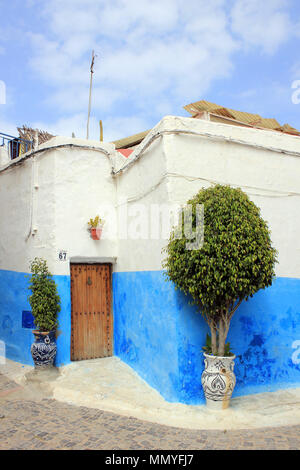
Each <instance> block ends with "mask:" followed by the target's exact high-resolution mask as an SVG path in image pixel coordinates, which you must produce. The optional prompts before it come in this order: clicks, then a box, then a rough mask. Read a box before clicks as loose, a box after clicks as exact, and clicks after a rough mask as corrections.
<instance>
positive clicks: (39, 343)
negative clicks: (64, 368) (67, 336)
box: [28, 258, 60, 367]
mask: <svg viewBox="0 0 300 470" xmlns="http://www.w3.org/2000/svg"><path fill="white" fill-rule="evenodd" d="M30 270H31V273H32V274H31V277H30V284H29V289H30V290H31V292H32V294H31V295H30V296H29V297H28V300H29V303H30V306H31V311H32V315H33V317H34V324H35V327H36V330H33V334H34V336H35V341H34V343H33V344H32V346H31V354H32V357H33V361H34V364H35V367H49V366H53V363H54V359H55V356H56V349H57V347H56V342H55V335H56V328H57V326H58V321H57V315H58V312H59V311H60V298H59V295H58V293H57V288H56V284H55V281H54V279H53V278H52V275H51V273H50V272H49V270H48V266H47V262H46V261H45V260H44V259H42V258H34V260H33V261H32V262H31V263H30Z"/></svg>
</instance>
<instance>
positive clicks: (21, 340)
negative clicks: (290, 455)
mask: <svg viewBox="0 0 300 470" xmlns="http://www.w3.org/2000/svg"><path fill="white" fill-rule="evenodd" d="M54 279H55V281H56V283H57V287H58V292H59V295H60V296H61V312H60V315H59V323H60V325H59V336H58V339H57V346H58V353H57V358H56V365H57V366H61V365H63V364H68V363H69V362H70V337H71V313H70V312H71V305H70V277H69V276H54ZM28 293H29V292H28V278H26V275H25V274H24V273H17V272H12V271H3V270H2V271H1V270H0V340H2V341H4V342H5V344H6V355H7V357H8V358H9V359H12V360H14V361H18V362H21V363H23V364H30V365H33V361H32V358H31V354H30V346H31V344H32V341H33V335H32V331H31V329H30V328H26V327H24V326H26V322H25V323H24V316H22V312H23V311H26V310H27V311H28V310H30V305H29V303H28V300H27V296H28ZM113 299H114V305H113V309H114V312H113V314H114V353H115V354H116V355H117V356H119V357H120V358H121V359H122V360H123V361H124V362H126V363H127V364H129V365H130V366H131V367H132V368H133V369H134V370H136V372H138V373H139V374H140V376H141V377H142V378H144V380H146V381H147V382H148V383H149V384H150V385H151V386H152V387H154V388H155V389H157V390H158V391H159V392H160V393H161V394H162V395H163V397H164V398H165V399H166V400H168V401H172V402H182V403H187V404H200V403H203V402H204V397H203V392H202V387H201V374H202V371H203V355H202V349H201V348H202V346H203V344H204V342H205V336H206V332H207V331H208V328H207V326H206V324H205V322H204V320H203V319H202V317H201V315H200V314H199V313H198V312H197V310H196V308H195V307H193V306H191V305H189V304H188V299H187V297H186V296H184V295H183V294H182V293H181V292H178V291H175V289H174V287H173V285H172V284H171V283H169V282H166V281H165V278H164V276H163V273H162V271H151V272H128V273H114V274H113ZM22 318H23V324H22ZM228 340H229V341H230V343H231V347H232V350H233V351H234V352H235V354H236V355H237V358H236V361H235V373H236V376H237V384H236V388H235V391H234V395H235V396H238V395H245V394H249V393H257V392H263V391H273V390H276V389H279V388H287V387H291V386H294V387H295V386H300V363H298V364H297V362H300V361H299V360H300V351H299V355H298V359H299V360H298V361H292V355H293V353H295V352H296V351H295V349H293V347H292V345H293V342H294V341H297V340H298V341H299V340H300V280H298V279H288V278H278V279H277V280H276V281H275V282H274V284H273V286H272V287H270V288H269V289H266V290H264V291H260V292H258V293H257V294H256V295H255V296H254V297H253V298H252V299H250V300H249V301H248V302H244V303H243V304H242V305H241V306H240V308H239V309H238V311H237V312H236V314H235V316H234V317H233V320H232V325H231V329H230V333H229V337H228Z"/></svg>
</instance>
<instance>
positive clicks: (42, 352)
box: [31, 330, 57, 367]
mask: <svg viewBox="0 0 300 470" xmlns="http://www.w3.org/2000/svg"><path fill="white" fill-rule="evenodd" d="M33 334H34V336H35V341H34V343H33V344H32V345H31V355H32V358H33V361H34V365H35V367H51V366H53V363H54V359H55V356H56V350H57V346H56V342H55V331H50V332H42V331H37V330H34V331H33Z"/></svg>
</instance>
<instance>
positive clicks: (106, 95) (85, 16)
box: [28, 0, 236, 137]
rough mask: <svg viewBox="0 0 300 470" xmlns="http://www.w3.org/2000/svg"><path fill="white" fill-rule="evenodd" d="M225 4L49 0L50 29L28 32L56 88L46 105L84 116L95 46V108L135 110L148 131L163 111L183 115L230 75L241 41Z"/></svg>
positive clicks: (35, 63) (36, 64)
mask: <svg viewBox="0 0 300 470" xmlns="http://www.w3.org/2000/svg"><path fill="white" fill-rule="evenodd" d="M224 4H225V2H224V1H223V0H212V1H211V2H206V0H190V1H189V4H188V7H187V4H186V2H184V1H183V0H164V2H161V1H160V0H159V1H158V0H152V1H151V2H149V1H148V0H116V1H114V2H107V1H103V0H100V1H97V2H95V1H91V0H85V1H82V0H80V1H79V0H72V1H70V0H64V1H63V2H62V1H60V0H50V1H48V2H47V4H46V6H45V7H44V10H43V16H44V20H45V19H47V23H48V29H47V30H45V32H44V33H43V34H41V33H28V37H29V38H30V40H31V44H32V58H31V62H30V65H31V67H32V68H33V70H34V71H35V73H36V74H38V76H39V77H40V78H41V79H42V80H44V81H45V83H46V84H47V85H50V86H51V87H52V89H53V92H51V94H50V95H49V96H48V97H47V103H48V104H51V105H52V106H55V107H57V110H58V111H59V112H60V114H61V115H62V114H63V113H73V112H74V113H76V114H77V115H79V114H80V113H84V112H85V110H86V108H87V100H88V87H89V64H90V54H91V50H92V49H95V51H96V53H98V57H97V58H96V63H95V74H94V91H93V113H94V114H95V115H96V116H97V117H98V116H99V118H102V117H103V115H104V116H105V115H106V116H107V118H108V119H110V116H112V115H114V114H116V113H119V114H120V115H121V116H122V115H124V114H126V113H128V114H130V113H134V114H135V115H136V116H137V119H138V120H139V122H141V123H145V125H146V128H147V127H149V123H150V121H151V122H152V121H153V119H156V121H158V120H159V119H160V118H161V117H162V116H161V114H160V113H161V112H162V111H163V110H164V109H168V110H169V112H173V113H180V112H181V106H183V105H184V104H186V103H188V102H190V101H192V100H194V99H198V98H199V99H200V97H201V96H202V95H203V94H204V93H205V92H206V91H207V89H208V88H209V86H210V84H211V83H212V81H213V80H215V79H218V78H222V77H224V76H227V75H228V74H230V72H231V70H232V63H231V55H232V53H233V52H234V51H235V50H236V43H235V41H234V40H233V39H232V37H231V35H230V34H229V32H228V30H227V26H228V19H227V18H226V15H225V13H224V11H223V6H224ZM166 102H169V103H172V106H170V105H169V106H168V107H167V106H166ZM61 122H63V121H61ZM68 122H69V118H68ZM127 122H132V121H130V120H129V121H127ZM111 123H112V121H111ZM147 123H148V126H147ZM132 125H133V122H132ZM120 126H122V127H120V128H119V137H122V136H123V135H126V133H127V131H129V134H130V133H134V132H135V129H134V130H133V129H132V132H131V131H130V129H129V128H128V129H127V125H126V121H124V120H122V119H121V121H120ZM140 130H143V129H139V131H140Z"/></svg>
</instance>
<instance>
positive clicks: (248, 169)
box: [164, 118, 300, 278]
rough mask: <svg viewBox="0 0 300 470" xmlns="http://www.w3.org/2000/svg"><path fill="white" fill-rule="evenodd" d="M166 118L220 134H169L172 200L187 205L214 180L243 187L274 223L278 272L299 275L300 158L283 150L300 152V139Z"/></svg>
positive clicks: (182, 125) (173, 124)
mask: <svg viewBox="0 0 300 470" xmlns="http://www.w3.org/2000/svg"><path fill="white" fill-rule="evenodd" d="M167 121H168V125H169V126H170V127H173V128H177V129H186V128H187V127H188V129H189V130H191V131H194V132H199V133H207V134H213V136H215V138H211V137H208V136H207V137H205V136H194V137H192V136H189V135H185V134H178V135H174V134H172V135H167V136H165V137H164V139H165V149H166V155H167V173H168V175H170V176H169V177H168V185H169V194H170V200H171V201H174V202H175V201H176V202H180V203H183V202H184V201H186V200H187V199H189V197H191V196H193V195H194V194H195V193H196V192H197V191H198V190H199V189H200V188H201V187H207V186H208V185H210V184H211V183H212V182H214V183H224V184H230V185H232V186H238V187H241V188H242V189H243V190H244V191H245V192H246V193H247V194H248V195H249V197H250V199H251V200H253V201H254V202H255V204H256V205H257V206H259V207H260V208H261V214H262V216H263V218H264V219H265V220H266V221H267V222H268V224H269V227H270V229H271V236H272V241H273V244H274V246H275V247H276V248H277V250H278V251H279V264H277V267H276V274H277V276H284V277H297V278H298V277H300V237H299V233H300V218H299V212H300V156H296V155H294V154H292V155H290V154H288V153H280V152H278V151H279V150H281V151H285V152H299V153H300V138H299V137H296V136H291V135H287V134H281V133H276V132H271V131H267V130H266V131H265V130H258V129H248V128H245V127H235V126H228V125H226V124H219V123H213V122H209V121H202V120H198V119H197V120H196V119H191V118H182V119H179V118H168V119H167ZM224 138H226V139H232V142H230V141H228V140H224ZM233 140H237V141H240V142H241V143H239V142H234V141H233ZM268 147H270V148H271V150H268V149H267V148H268ZM175 175H179V176H175Z"/></svg>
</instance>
